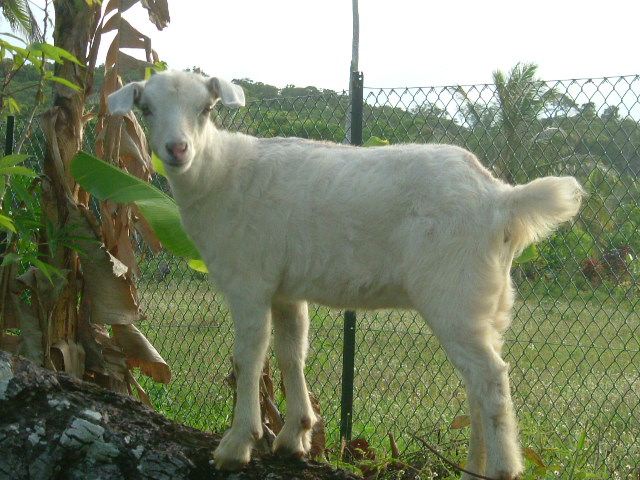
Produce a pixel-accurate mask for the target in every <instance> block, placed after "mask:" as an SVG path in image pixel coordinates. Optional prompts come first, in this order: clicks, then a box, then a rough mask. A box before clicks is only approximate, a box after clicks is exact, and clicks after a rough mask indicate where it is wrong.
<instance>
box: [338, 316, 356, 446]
mask: <svg viewBox="0 0 640 480" xmlns="http://www.w3.org/2000/svg"><path fill="white" fill-rule="evenodd" d="M355 356H356V312H354V311H352V310H347V311H346V312H344V344H343V346H342V397H341V399H340V438H341V439H343V440H344V441H345V442H349V441H350V440H351V427H352V424H353V378H354V370H355ZM345 455H347V453H346V451H345Z"/></svg>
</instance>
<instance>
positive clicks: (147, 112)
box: [140, 105, 151, 117]
mask: <svg viewBox="0 0 640 480" xmlns="http://www.w3.org/2000/svg"><path fill="white" fill-rule="evenodd" d="M140 111H141V112H142V115H144V116H145V117H148V116H149V115H151V109H150V108H149V107H148V106H147V105H140Z"/></svg>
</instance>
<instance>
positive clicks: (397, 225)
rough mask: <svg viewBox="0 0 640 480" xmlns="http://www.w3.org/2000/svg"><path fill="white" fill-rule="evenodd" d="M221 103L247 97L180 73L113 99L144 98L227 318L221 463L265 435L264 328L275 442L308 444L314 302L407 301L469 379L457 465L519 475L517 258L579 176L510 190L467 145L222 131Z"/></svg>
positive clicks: (114, 104) (562, 208) (564, 213)
mask: <svg viewBox="0 0 640 480" xmlns="http://www.w3.org/2000/svg"><path fill="white" fill-rule="evenodd" d="M219 100H221V101H222V103H223V104H226V105H228V106H233V107H238V106H242V105H244V94H243V92H242V89H241V88H240V87H238V86H236V85H233V84H231V83H228V82H225V81H223V80H220V79H217V78H204V77H202V76H199V75H195V74H190V73H184V72H165V73H160V74H157V75H155V76H153V77H151V79H149V80H148V81H146V82H136V83H131V84H129V85H127V86H125V87H124V88H122V89H121V90H119V91H117V92H115V93H113V94H112V95H111V96H110V97H109V108H110V112H111V114H113V115H122V114H125V113H127V112H129V111H131V110H132V108H133V107H134V105H137V106H138V107H139V108H140V110H141V111H142V113H143V115H144V116H145V117H146V120H147V123H148V125H149V128H150V140H151V141H150V143H151V146H152V148H153V150H154V151H155V153H156V154H157V155H158V156H159V157H160V158H161V159H162V161H163V163H164V166H165V169H166V173H167V176H168V178H169V182H170V184H171V189H172V191H173V194H174V196H175V199H176V202H177V204H178V206H179V208H180V212H181V215H182V221H183V222H184V226H185V228H186V230H187V232H188V233H189V235H190V236H191V238H192V240H193V241H194V243H195V245H196V246H197V247H198V249H199V250H200V253H201V255H202V258H203V259H204V261H205V262H206V264H207V267H208V268H209V271H210V272H211V277H212V280H213V281H214V283H215V284H216V285H217V286H218V288H219V289H220V290H221V291H222V292H223V293H224V295H225V297H226V300H227V301H228V304H229V307H230V310H231V313H232V316H233V320H234V325H235V334H236V336H235V345H234V350H233V361H234V368H235V373H236V376H237V405H236V412H235V416H234V419H233V425H232V427H231V429H230V430H229V431H228V432H227V433H226V435H225V436H224V438H223V439H222V441H221V442H220V445H219V446H218V448H217V450H216V451H215V453H214V458H215V462H216V465H217V467H218V468H222V469H238V468H241V467H242V466H244V465H245V464H246V463H247V462H249V459H250V451H251V447H252V445H253V443H254V441H255V440H256V439H259V438H260V437H261V436H262V427H261V421H260V408H259V400H258V381H259V377H260V372H261V369H262V364H263V360H264V358H265V354H266V351H267V348H268V344H269V336H270V335H269V334H270V330H271V328H272V327H273V329H274V331H275V339H274V349H275V354H276V357H277V360H278V364H279V365H280V368H281V370H282V375H283V378H284V383H285V386H286V390H287V418H286V422H285V425H284V428H283V429H282V431H281V432H280V434H279V435H278V437H277V438H276V440H275V443H274V447H273V448H274V452H276V453H278V454H281V455H291V456H295V457H297V456H302V455H304V454H305V453H306V452H307V451H308V450H309V443H310V430H311V427H312V425H313V424H314V421H315V416H314V413H313V410H312V408H311V405H310V403H309V396H308V394H307V388H306V385H305V378H304V373H303V368H304V363H305V357H306V352H307V331H308V328H309V318H308V312H307V303H306V302H307V301H311V302H317V303H320V304H324V305H329V306H332V307H337V308H346V307H349V308H363V309H376V308H403V309H405V308H412V309H416V310H417V311H418V312H419V313H420V314H421V315H422V317H424V319H425V320H426V322H427V323H428V324H429V326H430V328H431V330H432V331H433V332H434V333H435V335H436V336H437V337H438V339H439V341H440V342H441V344H442V346H443V348H444V349H445V351H446V353H447V355H448V357H449V359H450V360H451V361H452V362H453V364H454V365H455V366H456V367H457V369H458V370H459V372H460V373H461V375H462V377H463V378H464V382H465V385H466V391H467V398H468V401H469V408H470V412H471V440H470V447H469V458H468V462H467V466H466V468H467V469H468V470H471V471H474V472H477V473H481V474H482V473H484V474H486V475H488V476H490V477H493V478H497V479H498V478H499V479H514V478H516V477H517V476H518V475H519V474H520V473H521V472H522V471H523V464H522V460H521V455H520V448H519V446H518V439H517V426H516V420H515V416H514V412H513V405H512V402H511V396H510V390H509V380H508V376H507V370H508V365H507V364H506V363H505V362H504V361H503V360H502V358H501V356H500V351H501V348H502V344H503V340H502V332H503V331H504V330H505V329H506V328H507V326H508V325H509V323H510V313H509V312H510V310H511V307H512V304H513V292H512V286H511V279H510V276H509V269H510V267H511V263H512V261H513V258H514V255H517V254H518V252H520V251H522V250H523V249H524V248H525V247H526V246H528V245H529V244H530V243H531V242H534V241H536V240H538V239H540V238H541V237H543V236H544V235H547V234H549V233H550V232H551V231H552V230H553V229H554V228H555V227H556V226H557V225H559V224H560V223H562V222H565V221H568V220H569V219H571V218H572V217H573V216H574V215H576V213H577V212H578V208H579V205H580V199H581V196H582V189H581V187H580V185H579V184H578V182H577V181H576V180H575V179H574V178H571V177H562V178H559V177H546V178H541V179H538V180H535V181H533V182H531V183H529V184H526V185H521V186H511V185H507V184H505V183H503V182H501V181H500V180H497V179H495V178H494V177H493V176H492V175H491V174H490V173H489V171H488V170H487V169H485V168H484V167H483V166H482V165H481V164H480V163H479V161H478V160H477V159H476V157H475V156H474V155H473V154H471V153H469V152H467V151H465V150H463V149H461V148H457V147H453V146H446V145H397V146H387V147H381V148H357V147H351V146H344V145H338V144H334V143H328V142H316V141H310V140H303V139H297V138H270V139H259V138H255V137H251V136H247V135H243V134H240V133H229V132H226V131H220V130H218V129H216V128H215V126H214V124H213V122H211V121H210V119H209V112H210V111H211V109H212V107H213V105H214V104H215V103H216V102H217V101H219ZM463 478H465V476H463ZM467 478H471V477H467Z"/></svg>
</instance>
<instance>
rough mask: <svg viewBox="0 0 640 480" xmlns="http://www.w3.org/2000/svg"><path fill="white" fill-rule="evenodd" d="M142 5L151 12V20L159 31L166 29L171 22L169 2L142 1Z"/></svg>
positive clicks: (157, 0) (162, 0)
mask: <svg viewBox="0 0 640 480" xmlns="http://www.w3.org/2000/svg"><path fill="white" fill-rule="evenodd" d="M140 4H141V5H142V6H143V7H144V8H146V9H147V11H148V12H149V20H151V22H152V23H153V24H154V25H155V26H156V28H157V29H158V30H162V29H163V28H165V27H166V26H167V25H168V24H169V22H170V21H171V17H169V5H168V3H167V0H141V1H140Z"/></svg>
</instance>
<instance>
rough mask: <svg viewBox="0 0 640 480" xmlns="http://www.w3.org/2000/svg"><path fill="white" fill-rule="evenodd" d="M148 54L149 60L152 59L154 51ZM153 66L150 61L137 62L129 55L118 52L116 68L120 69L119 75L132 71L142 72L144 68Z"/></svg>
mask: <svg viewBox="0 0 640 480" xmlns="http://www.w3.org/2000/svg"><path fill="white" fill-rule="evenodd" d="M150 54H151V55H152V57H151V59H153V58H154V57H153V55H154V51H153V50H151V51H150ZM154 61H155V60H154ZM155 66H156V65H155V64H154V63H153V62H151V61H144V60H138V59H137V58H135V57H132V56H131V55H127V54H126V53H122V52H118V67H119V68H120V73H126V72H129V71H134V70H139V71H144V69H145V68H151V67H155Z"/></svg>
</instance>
